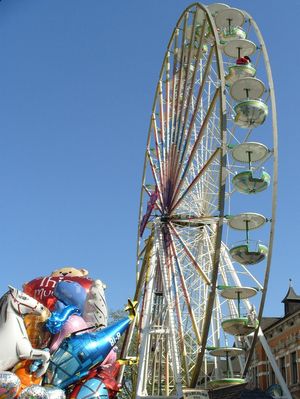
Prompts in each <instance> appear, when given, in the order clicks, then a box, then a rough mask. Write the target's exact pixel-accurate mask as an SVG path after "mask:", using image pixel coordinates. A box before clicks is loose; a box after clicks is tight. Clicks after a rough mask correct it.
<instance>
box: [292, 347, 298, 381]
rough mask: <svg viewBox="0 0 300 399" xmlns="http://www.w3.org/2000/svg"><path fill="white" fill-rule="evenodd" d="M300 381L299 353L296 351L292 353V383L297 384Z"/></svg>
mask: <svg viewBox="0 0 300 399" xmlns="http://www.w3.org/2000/svg"><path fill="white" fill-rule="evenodd" d="M297 382H298V370H297V354H296V352H292V353H291V383H292V384H297Z"/></svg>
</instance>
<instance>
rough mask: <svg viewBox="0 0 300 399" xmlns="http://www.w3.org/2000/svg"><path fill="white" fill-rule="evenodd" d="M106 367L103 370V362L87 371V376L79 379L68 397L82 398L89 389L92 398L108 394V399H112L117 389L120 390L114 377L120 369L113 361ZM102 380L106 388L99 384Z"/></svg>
mask: <svg viewBox="0 0 300 399" xmlns="http://www.w3.org/2000/svg"><path fill="white" fill-rule="evenodd" d="M106 366H107V368H105V370H103V363H102V364H101V366H100V367H97V368H94V369H92V370H90V371H89V373H88V376H87V377H85V378H84V379H83V380H81V381H79V382H78V383H77V384H76V385H75V387H74V388H73V390H72V392H71V395H70V399H83V398H84V395H85V394H86V393H87V392H88V391H91V392H90V393H92V394H93V395H92V396H91V397H93V398H98V399H100V398H102V395H106V394H108V397H109V399H113V398H114V397H115V396H116V394H117V393H118V391H119V390H120V387H121V385H120V384H118V383H117V381H116V377H117V375H118V372H119V370H120V364H119V363H118V362H115V363H113V364H110V365H109V367H108V364H107V365H106ZM100 382H102V383H103V384H104V386H105V388H106V390H105V389H104V388H103V385H102V384H100Z"/></svg>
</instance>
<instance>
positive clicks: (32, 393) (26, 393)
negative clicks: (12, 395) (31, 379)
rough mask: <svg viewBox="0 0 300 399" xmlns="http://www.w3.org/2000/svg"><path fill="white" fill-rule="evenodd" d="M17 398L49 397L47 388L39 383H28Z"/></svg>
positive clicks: (35, 398) (39, 398)
mask: <svg viewBox="0 0 300 399" xmlns="http://www.w3.org/2000/svg"><path fill="white" fill-rule="evenodd" d="M19 399H49V396H48V393H47V390H46V389H45V388H43V387H41V386H40V385H30V386H29V387H27V388H25V389H23V391H22V392H21V393H20V395H19Z"/></svg>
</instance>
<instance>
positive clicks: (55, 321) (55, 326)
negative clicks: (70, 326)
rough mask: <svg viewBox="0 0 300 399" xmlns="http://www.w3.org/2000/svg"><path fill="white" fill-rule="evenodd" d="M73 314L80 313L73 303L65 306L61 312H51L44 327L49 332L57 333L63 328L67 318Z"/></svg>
mask: <svg viewBox="0 0 300 399" xmlns="http://www.w3.org/2000/svg"><path fill="white" fill-rule="evenodd" d="M74 314H77V315H78V314H80V310H79V309H77V308H76V307H75V306H73V305H68V306H66V307H65V308H64V309H63V310H62V311H61V312H52V314H51V316H50V317H49V319H48V320H47V322H46V324H45V327H46V329H47V330H48V331H50V332H51V334H57V333H59V332H60V330H61V329H62V328H63V326H64V324H65V323H66V321H67V320H68V318H69V317H70V316H72V315H74Z"/></svg>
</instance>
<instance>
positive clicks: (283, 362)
mask: <svg viewBox="0 0 300 399" xmlns="http://www.w3.org/2000/svg"><path fill="white" fill-rule="evenodd" d="M279 368H280V371H281V375H282V377H283V379H284V380H285V381H286V374H285V359H284V356H283V357H281V358H280V359H279Z"/></svg>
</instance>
